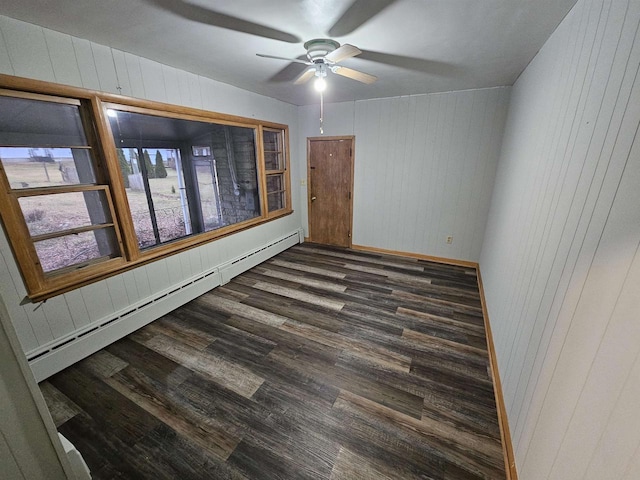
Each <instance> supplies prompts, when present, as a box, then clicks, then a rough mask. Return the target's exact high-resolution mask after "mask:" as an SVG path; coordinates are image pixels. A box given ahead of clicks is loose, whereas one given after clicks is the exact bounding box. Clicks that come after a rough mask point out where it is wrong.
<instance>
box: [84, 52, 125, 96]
mask: <svg viewBox="0 0 640 480" xmlns="http://www.w3.org/2000/svg"><path fill="white" fill-rule="evenodd" d="M91 53H92V54H93V61H94V62H95V65H96V72H97V73H98V82H99V83H100V88H99V90H101V91H103V92H108V93H116V94H117V93H120V91H119V90H118V87H119V86H120V85H119V83H118V74H117V72H116V64H115V61H114V59H113V54H112V50H111V49H110V48H109V47H105V46H104V45H98V44H96V43H92V44H91Z"/></svg>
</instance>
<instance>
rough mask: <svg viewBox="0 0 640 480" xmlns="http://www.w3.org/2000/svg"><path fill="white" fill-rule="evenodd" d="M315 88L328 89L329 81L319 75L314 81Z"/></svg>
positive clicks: (319, 90) (318, 89)
mask: <svg viewBox="0 0 640 480" xmlns="http://www.w3.org/2000/svg"><path fill="white" fill-rule="evenodd" d="M313 88H315V89H316V92H324V91H325V90H326V89H327V81H326V80H325V79H324V77H318V78H316V80H315V82H313Z"/></svg>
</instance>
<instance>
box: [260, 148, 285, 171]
mask: <svg viewBox="0 0 640 480" xmlns="http://www.w3.org/2000/svg"><path fill="white" fill-rule="evenodd" d="M264 166H265V169H267V170H282V154H281V153H275V152H266V151H265V152H264Z"/></svg>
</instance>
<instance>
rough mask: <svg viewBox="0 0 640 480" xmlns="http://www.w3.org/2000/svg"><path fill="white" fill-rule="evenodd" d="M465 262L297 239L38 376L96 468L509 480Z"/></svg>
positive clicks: (121, 472) (179, 475)
mask: <svg viewBox="0 0 640 480" xmlns="http://www.w3.org/2000/svg"><path fill="white" fill-rule="evenodd" d="M486 348H487V346H486V342H485V333H484V325H483V318H482V310H481V306H480V299H479V293H478V286H477V279H476V275H475V271H474V270H473V269H469V268H464V267H456V266H448V265H442V264H437V263H431V262H427V261H423V260H416V259H407V258H401V257H394V256H385V255H379V254H371V253H362V252H354V251H349V250H342V249H337V248H331V247H324V246H319V245H313V244H303V245H297V246H295V247H293V248H291V249H289V250H287V251H286V252H284V253H282V254H280V255H278V256H277V257H274V258H272V259H271V260H269V261H267V262H265V263H263V264H261V265H259V266H258V267H256V268H254V269H252V270H250V271H248V272H246V273H244V274H242V275H240V276H238V277H236V278H235V279H234V280H232V281H231V282H230V283H228V284H227V285H225V286H222V287H219V288H216V289H214V290H212V291H211V292H209V293H207V294H205V295H203V296H202V297H199V298H197V299H196V300H194V301H192V302H190V303H188V304H186V305H184V306H183V307H181V308H179V309H177V310H175V311H174V312H172V313H170V314H169V315H166V316H164V317H163V318H161V319H159V320H157V321H155V322H153V323H152V324H150V325H148V326H147V327H144V328H142V329H140V330H138V331H137V332H135V333H133V334H132V335H129V336H128V337H126V338H124V339H122V340H120V341H118V342H116V343H114V344H112V345H110V346H109V347H107V348H106V349H104V350H102V351H100V352H98V353H96V354H95V355H92V356H91V357H89V358H87V359H85V360H84V361H82V362H79V363H77V364H76V365H74V366H72V367H70V368H68V369H66V370H64V371H63V372H60V373H59V374H57V375H55V376H53V377H51V378H49V379H48V380H47V381H45V382H43V383H42V384H41V388H42V392H43V394H44V396H45V399H46V400H47V403H48V404H49V407H50V410H51V413H52V416H53V417H54V421H55V422H56V425H57V426H58V428H59V430H60V431H61V432H62V433H63V434H64V435H65V436H66V437H67V438H68V439H69V440H71V442H72V443H73V444H74V445H75V446H76V447H77V448H78V449H79V450H80V452H81V453H82V454H83V456H84V458H85V461H86V462H87V464H88V465H89V468H90V469H91V472H92V474H93V478H95V479H107V478H131V479H134V478H135V479H137V478H153V479H165V478H166V479H260V480H263V479H295V480H299V479H330V480H346V479H367V480H368V479H380V480H385V479H434V480H445V479H446V480H450V479H479V478H490V479H504V478H505V472H504V460H503V456H502V447H501V443H500V432H499V428H498V421H497V413H496V405H495V400H494V393H493V385H492V379H491V376H490V373H489V363H488V362H489V359H488V354H487V350H486Z"/></svg>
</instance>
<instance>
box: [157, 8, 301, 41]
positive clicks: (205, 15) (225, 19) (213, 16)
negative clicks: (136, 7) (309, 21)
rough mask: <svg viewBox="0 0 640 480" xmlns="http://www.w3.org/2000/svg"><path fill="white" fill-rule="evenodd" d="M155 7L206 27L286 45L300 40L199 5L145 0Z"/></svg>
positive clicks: (288, 34) (285, 33) (279, 31)
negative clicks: (209, 26) (232, 31)
mask: <svg viewBox="0 0 640 480" xmlns="http://www.w3.org/2000/svg"><path fill="white" fill-rule="evenodd" d="M145 1H146V2H148V3H151V4H153V5H155V6H157V7H160V8H162V9H163V10H166V11H168V12H171V13H173V14H174V15H177V16H179V17H182V18H186V19H187V20H191V21H194V22H198V23H204V24H206V25H213V26H214V27H220V28H226V29H228V30H235V31H236V32H242V33H248V34H250V35H256V36H258V37H265V38H271V39H273V40H280V41H282V42H287V43H299V42H300V41H301V40H300V39H299V38H298V37H296V36H295V35H291V34H290V33H287V32H283V31H281V30H276V29H275V28H271V27H267V26H265V25H260V24H259V23H253V22H249V21H247V20H243V19H241V18H238V17H232V16H231V15H226V14H224V13H219V12H216V11H215V10H210V9H208V8H206V7H202V6H200V5H194V4H193V3H188V2H186V1H184V0H145Z"/></svg>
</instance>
